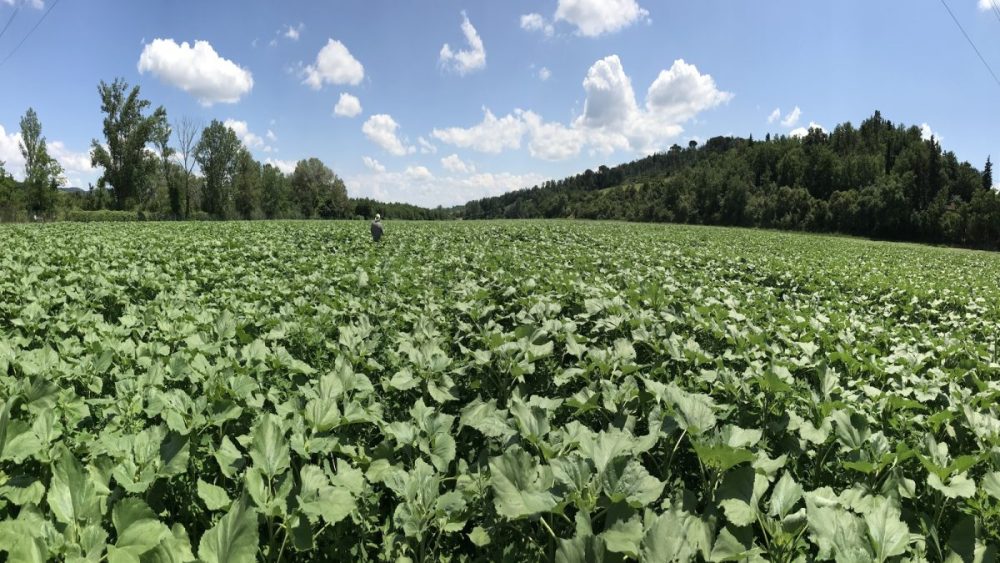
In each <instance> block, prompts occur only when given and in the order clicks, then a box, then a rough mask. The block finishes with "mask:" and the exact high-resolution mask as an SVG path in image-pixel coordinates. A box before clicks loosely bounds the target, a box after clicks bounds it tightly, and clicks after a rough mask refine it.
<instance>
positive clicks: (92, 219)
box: [64, 209, 139, 223]
mask: <svg viewBox="0 0 1000 563" xmlns="http://www.w3.org/2000/svg"><path fill="white" fill-rule="evenodd" d="M64 219H65V220H66V221H77V222H80V223H96V222H110V223H120V222H122V221H138V220H139V215H138V213H136V212H135V211H115V210H112V209H101V210H99V211H86V210H74V211H70V212H68V213H66V215H65V217H64Z"/></svg>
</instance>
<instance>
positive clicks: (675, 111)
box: [432, 55, 733, 160]
mask: <svg viewBox="0 0 1000 563" xmlns="http://www.w3.org/2000/svg"><path fill="white" fill-rule="evenodd" d="M583 88H584V91H585V92H586V99H585V101H584V107H583V113H582V114H581V115H579V116H578V117H577V118H576V119H574V120H572V121H571V122H570V123H569V124H563V123H559V122H546V121H545V120H544V119H543V118H542V117H541V116H539V115H538V114H536V113H534V112H532V111H530V110H523V109H515V110H514V111H513V112H511V113H509V114H507V115H505V116H503V117H497V116H495V115H494V114H493V112H491V111H490V110H489V109H488V108H484V110H483V111H484V117H483V120H482V122H480V123H478V124H476V125H473V126H471V127H465V128H462V127H449V128H445V129H435V130H434V131H433V133H432V134H433V136H434V137H436V138H437V139H439V140H441V141H443V142H445V143H448V144H451V145H454V146H457V147H461V148H469V149H473V150H476V151H480V152H487V153H499V152H502V151H504V150H507V149H517V148H520V146H521V141H522V139H523V138H524V137H525V136H528V137H529V141H528V150H529V152H530V154H531V155H532V156H534V157H536V158H541V159H545V160H562V159H566V158H571V157H573V156H576V155H577V154H579V153H580V151H581V150H583V149H584V148H586V147H589V148H590V150H591V153H602V154H608V153H611V152H614V151H616V150H627V151H633V152H640V153H650V152H654V151H656V150H662V149H663V148H664V147H665V144H666V143H667V141H669V140H670V139H673V138H674V137H677V136H678V135H680V134H681V133H682V132H683V131H684V128H683V126H682V124H683V123H684V122H686V121H688V120H690V119H692V118H694V117H695V116H696V115H698V114H699V113H701V112H703V111H706V110H709V109H711V108H714V107H717V106H719V105H722V104H725V103H727V102H728V101H729V100H731V99H732V97H733V94H732V93H730V92H726V91H723V90H720V89H719V88H718V87H717V86H716V84H715V80H714V79H713V78H712V76H711V75H709V74H703V73H701V72H700V71H699V70H698V68H697V67H695V66H694V65H692V64H688V63H686V62H685V61H683V60H681V59H678V60H676V61H674V63H673V65H672V66H671V67H670V69H668V70H664V71H661V72H660V74H659V76H658V77H657V78H656V80H655V81H654V82H653V83H652V84H651V85H650V87H649V88H648V90H647V94H646V101H645V105H644V106H640V105H639V104H638V103H637V101H636V97H635V91H634V89H633V88H632V80H631V79H630V78H629V76H628V75H627V74H626V73H625V70H624V68H623V67H622V64H621V60H620V59H619V58H618V56H617V55H611V56H608V57H605V58H603V59H601V60H598V61H596V62H595V63H594V64H593V65H592V66H591V68H590V70H589V71H588V72H587V76H586V78H584V80H583Z"/></svg>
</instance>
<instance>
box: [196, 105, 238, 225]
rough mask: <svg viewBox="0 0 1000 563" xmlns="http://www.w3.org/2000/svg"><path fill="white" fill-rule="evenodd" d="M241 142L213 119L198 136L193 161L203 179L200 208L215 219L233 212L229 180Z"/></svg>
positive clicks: (234, 167)
mask: <svg viewBox="0 0 1000 563" xmlns="http://www.w3.org/2000/svg"><path fill="white" fill-rule="evenodd" d="M242 150H243V143H241V142H240V140H239V138H237V137H236V133H234V132H233V130H232V129H230V128H229V127H226V126H225V125H224V124H223V123H222V122H221V121H219V120H217V119H213V120H212V122H211V123H210V124H209V125H208V127H206V128H205V130H204V131H202V133H201V140H199V141H198V145H197V146H196V147H195V151H194V159H195V161H196V162H197V163H198V166H199V167H200V168H201V173H202V175H203V176H204V177H205V193H204V198H203V200H202V209H203V210H204V211H205V212H206V213H208V214H210V215H212V216H215V217H220V218H228V217H230V216H231V215H232V213H233V200H232V190H231V186H232V181H233V176H234V175H235V174H236V164H237V157H238V156H239V155H240V152H241V151H242Z"/></svg>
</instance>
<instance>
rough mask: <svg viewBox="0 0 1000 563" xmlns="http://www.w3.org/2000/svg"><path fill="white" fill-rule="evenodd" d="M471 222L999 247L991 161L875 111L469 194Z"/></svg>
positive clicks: (999, 208)
mask: <svg viewBox="0 0 1000 563" xmlns="http://www.w3.org/2000/svg"><path fill="white" fill-rule="evenodd" d="M461 213H462V215H463V216H464V217H465V218H468V219H482V218H500V217H506V218H528V217H549V218H551V217H566V218H587V219H617V220H627V221H659V222H675V223H693V224H709V225H735V226H747V227H766V228H778V229H788V230H805V231H819V232H840V233H845V234H853V235H860V236H868V237H874V238H883V239H894V240H912V241H923V242H939V243H949V244H959V245H967V246H974V247H984V248H997V247H998V246H1000V195H998V193H997V191H996V190H994V189H993V164H992V162H991V161H990V160H989V158H987V160H986V163H985V165H984V167H983V169H982V170H981V171H980V170H978V169H976V168H975V167H973V166H972V165H971V164H969V163H968V162H959V161H958V159H957V158H956V157H955V154H954V153H953V152H951V151H944V150H942V148H941V144H940V143H939V142H938V140H937V139H935V138H934V137H931V138H929V139H925V138H924V137H923V135H922V132H921V130H920V129H919V128H917V127H912V126H911V127H907V126H906V125H903V124H893V123H892V122H891V121H889V120H887V119H885V118H883V117H882V115H881V113H879V112H877V111H876V112H875V114H874V115H873V116H872V117H870V118H868V119H866V120H864V121H863V122H862V123H861V125H860V126H859V127H854V126H853V125H852V124H851V123H843V124H841V125H838V126H837V127H836V128H835V129H834V130H833V131H832V132H829V133H828V132H825V131H823V130H821V129H818V128H813V129H810V130H809V132H808V134H806V135H804V136H802V137H801V138H800V137H789V136H775V137H772V136H771V135H770V134H769V135H767V136H766V137H765V138H764V139H763V140H762V141H761V140H754V138H753V137H752V136H751V137H749V138H738V137H715V138H712V139H709V140H708V141H707V142H705V143H704V144H703V145H701V146H699V145H698V143H696V142H694V141H691V142H690V143H689V144H688V146H687V147H686V148H685V147H681V146H679V145H674V146H673V147H671V148H670V149H669V150H667V151H665V152H662V153H658V154H654V155H651V156H649V157H646V158H643V159H640V160H636V161H634V162H629V163H627V164H622V165H620V166H616V167H613V168H608V167H606V166H601V167H600V168H599V169H598V170H597V171H593V170H587V171H585V172H584V173H582V174H578V175H576V176H573V177H569V178H566V179H563V180H559V181H550V182H546V183H545V184H543V185H540V186H535V187H534V188H531V189H526V190H521V191H517V192H510V193H507V194H504V195H500V196H497V197H491V198H486V199H481V200H478V201H473V202H470V203H468V204H466V205H465V206H464V208H463V209H462V211H461Z"/></svg>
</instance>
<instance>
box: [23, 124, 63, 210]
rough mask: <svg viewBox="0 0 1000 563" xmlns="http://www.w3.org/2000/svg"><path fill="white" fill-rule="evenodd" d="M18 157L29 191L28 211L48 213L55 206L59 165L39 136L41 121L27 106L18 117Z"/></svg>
mask: <svg viewBox="0 0 1000 563" xmlns="http://www.w3.org/2000/svg"><path fill="white" fill-rule="evenodd" d="M19 148H20V149H21V156H22V157H23V158H24V183H25V186H26V187H27V190H28V202H27V203H28V211H31V212H33V213H49V212H51V211H52V209H53V208H54V207H55V196H56V194H55V192H56V189H55V188H56V187H58V183H59V181H60V177H61V176H62V167H61V166H60V165H59V163H58V162H56V160H55V159H54V158H52V157H50V156H49V152H48V148H47V147H46V144H45V137H44V136H43V135H42V122H41V121H39V120H38V114H37V113H35V110H34V109H32V108H28V111H26V112H25V113H24V116H23V117H22V118H21V141H20V143H19Z"/></svg>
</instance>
